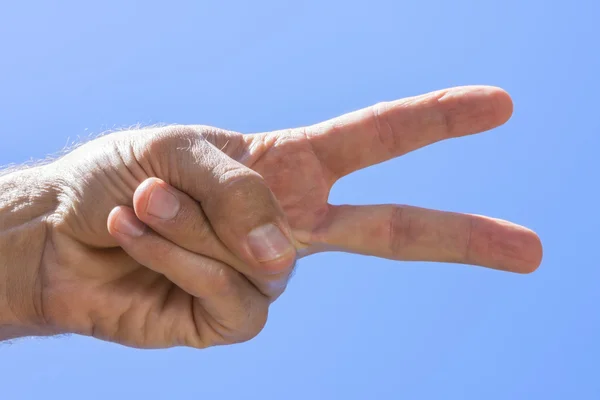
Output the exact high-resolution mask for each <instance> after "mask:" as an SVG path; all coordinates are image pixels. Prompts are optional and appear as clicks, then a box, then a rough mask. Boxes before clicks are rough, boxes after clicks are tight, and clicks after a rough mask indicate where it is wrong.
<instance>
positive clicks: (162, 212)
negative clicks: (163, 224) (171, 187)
mask: <svg viewBox="0 0 600 400" xmlns="http://www.w3.org/2000/svg"><path fill="white" fill-rule="evenodd" d="M179 207H180V205H179V200H178V199H177V197H175V196H174V195H173V194H172V193H169V192H168V191H167V190H165V189H164V188H162V187H160V186H159V185H155V186H154V188H153V189H152V192H151V193H150V197H149V198H148V207H147V208H146V212H147V213H148V214H150V215H153V216H155V217H156V218H160V219H171V218H174V217H175V216H176V215H177V213H178V212H179Z"/></svg>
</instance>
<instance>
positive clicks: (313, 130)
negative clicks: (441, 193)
mask: <svg viewBox="0 0 600 400" xmlns="http://www.w3.org/2000/svg"><path fill="white" fill-rule="evenodd" d="M511 112H512V103H511V100H510V98H509V96H508V95H507V94H506V93H505V92H503V91H501V90H499V89H495V88H457V89H451V90H449V91H442V92H436V93H431V94H428V95H425V96H420V97H417V98H413V99H405V100H400V101H397V102H394V103H387V104H380V105H377V106H374V107H372V108H368V109H365V110H361V111H358V112H355V113H352V114H349V115H346V116H342V117H339V118H336V119H334V120H332V121H327V122H324V123H321V124H317V125H315V126H311V127H306V128H299V129H292V130H288V131H280V132H271V133H263V134H254V135H239V134H233V133H228V132H222V131H211V132H210V133H209V134H208V135H206V138H207V140H209V141H210V142H211V143H213V144H215V146H217V147H218V148H222V149H224V151H225V152H226V153H227V154H228V155H229V156H231V157H232V158H234V159H236V160H238V161H239V162H241V163H243V164H245V165H247V166H249V167H250V168H252V169H253V170H255V171H257V172H258V173H260V174H261V175H262V176H263V177H264V179H265V180H266V182H267V184H268V185H269V186H270V188H271V190H272V191H273V192H274V193H275V195H276V197H277V199H278V200H279V202H280V204H281V206H282V207H283V210H284V211H285V214H286V217H287V220H288V221H289V223H290V225H291V227H292V232H293V238H294V242H295V245H296V247H297V249H298V252H299V255H300V256H305V255H308V254H312V253H315V252H318V251H327V250H343V251H349V252H355V253H362V254H368V255H373V256H378V257H385V258H391V259H397V260H423V261H440V262H457V263H468V264H475V265H482V266H487V267H491V268H497V269H503V270H507V271H513V272H521V273H526V272H531V271H533V270H534V269H536V268H537V266H538V265H539V263H540V260H541V255H542V249H541V244H540V242H539V239H538V237H537V236H536V235H535V234H534V233H533V232H531V231H530V230H528V229H525V228H523V227H520V226H517V225H513V224H510V223H508V222H505V221H500V220H495V219H491V218H486V217H482V216H475V215H463V214H456V213H445V212H441V211H433V210H425V209H421V208H415V207H408V206H397V205H378V206H359V207H353V206H332V205H330V204H328V203H327V198H328V194H329V190H330V189H331V187H332V185H333V184H334V183H335V181H336V180H337V179H339V178H340V177H342V176H344V175H346V174H348V173H351V172H352V171H355V170H357V169H360V168H364V167H367V166H370V165H373V164H376V163H379V162H382V161H385V160H387V159H390V158H393V157H396V156H400V155H402V154H405V153H407V152H409V151H412V150H415V149H417V148H419V147H423V146H425V145H427V144H430V143H433V142H436V141H439V140H442V139H446V138H451V137H457V136H463V135H467V134H471V133H476V132H479V131H483V130H486V129H491V128H493V127H495V126H497V125H500V124H502V123H504V122H505V121H506V120H507V119H508V118H509V117H510V114H511ZM197 129H198V130H199V131H202V129H201V128H197ZM165 187H168V186H166V185H165ZM178 196H179V197H180V199H181V200H180V201H181V202H182V203H186V204H189V205H190V206H189V207H190V208H193V206H192V204H193V199H192V198H189V197H188V196H186V195H185V194H184V193H179V195H178ZM136 203H137V202H136ZM144 204H145V203H144V202H143V201H142V202H139V204H136V206H135V208H136V213H137V216H138V217H139V218H140V219H141V221H143V222H144V223H146V224H148V225H149V226H151V227H152V228H153V229H155V230H156V231H157V232H158V233H159V234H160V235H162V236H165V237H167V238H168V239H170V240H173V241H174V242H176V243H178V244H179V245H180V246H182V247H183V248H185V249H186V250H187V251H190V252H192V253H197V254H202V253H203V252H204V251H205V250H204V249H203V248H205V244H203V241H202V240H196V238H197V237H198V236H200V237H203V236H204V235H203V234H202V229H203V228H202V226H204V225H203V224H202V223H199V224H198V226H199V227H200V229H199V230H198V229H196V231H199V232H198V233H196V234H194V233H191V232H194V231H195V229H194V228H191V229H187V228H186V229H184V231H185V232H190V234H187V235H181V236H180V237H179V238H178V239H174V238H173V235H172V234H170V233H168V232H166V231H165V230H164V229H163V228H160V227H158V228H157V227H156V224H155V223H154V220H153V219H152V218H149V217H148V216H147V215H145V214H144V212H143V210H144V207H145V206H144ZM185 214H188V213H185ZM190 220H191V219H190ZM181 223H183V221H182V222H176V221H175V222H173V223H172V226H173V228H175V227H177V226H179V224H181ZM121 246H123V248H124V249H126V251H128V253H129V254H130V255H131V256H132V257H133V258H134V259H136V260H137V261H138V262H139V263H140V264H141V265H150V264H152V263H154V262H158V261H156V260H161V261H160V262H162V263H163V264H164V265H175V264H179V261H177V260H176V259H175V258H173V259H170V260H169V259H168V257H166V258H164V257H161V255H160V254H161V253H164V252H163V251H162V250H161V249H160V248H158V249H157V248H156V246H152V245H146V244H144V243H143V242H142V241H137V242H128V243H121Z"/></svg>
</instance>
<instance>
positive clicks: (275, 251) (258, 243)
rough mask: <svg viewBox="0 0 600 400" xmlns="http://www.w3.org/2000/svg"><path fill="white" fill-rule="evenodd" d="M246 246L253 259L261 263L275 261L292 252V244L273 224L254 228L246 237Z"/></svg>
mask: <svg viewBox="0 0 600 400" xmlns="http://www.w3.org/2000/svg"><path fill="white" fill-rule="evenodd" d="M248 244H249V245H250V250H252V253H253V254H254V257H256V259H257V260H258V261H261V262H263V261H271V260H275V259H277V258H279V257H281V256H283V255H285V254H286V253H287V252H289V251H290V250H292V244H291V243H290V242H289V241H288V239H287V238H286V237H285V235H284V234H283V233H282V232H281V230H279V228H278V227H277V226H275V225H273V224H267V225H263V226H260V227H258V228H255V229H254V230H253V231H252V232H250V234H249V235H248Z"/></svg>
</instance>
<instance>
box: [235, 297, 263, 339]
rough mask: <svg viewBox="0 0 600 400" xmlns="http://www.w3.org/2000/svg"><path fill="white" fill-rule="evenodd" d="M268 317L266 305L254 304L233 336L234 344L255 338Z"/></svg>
mask: <svg viewBox="0 0 600 400" xmlns="http://www.w3.org/2000/svg"><path fill="white" fill-rule="evenodd" d="M268 316H269V307H268V305H266V304H260V305H258V304H254V305H253V306H251V307H250V309H249V312H248V313H247V314H246V317H245V318H244V320H243V321H240V322H243V324H242V326H240V327H239V328H238V330H237V334H236V335H235V336H234V338H233V340H234V343H244V342H247V341H249V340H252V339H254V338H255V337H257V336H258V335H259V334H260V333H261V332H262V330H263V329H264V327H265V325H266V324H267V319H268Z"/></svg>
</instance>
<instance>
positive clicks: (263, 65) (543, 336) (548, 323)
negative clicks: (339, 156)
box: [0, 0, 600, 400]
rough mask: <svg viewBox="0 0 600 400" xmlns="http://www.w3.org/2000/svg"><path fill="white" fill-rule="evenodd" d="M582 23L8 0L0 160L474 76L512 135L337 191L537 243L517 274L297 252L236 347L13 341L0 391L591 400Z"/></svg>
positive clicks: (481, 14) (499, 0)
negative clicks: (489, 221)
mask: <svg viewBox="0 0 600 400" xmlns="http://www.w3.org/2000/svg"><path fill="white" fill-rule="evenodd" d="M51 3H52V5H50V4H51ZM599 16H600V4H599V3H598V2H596V1H593V0H589V1H583V0H572V1H569V2H565V1H561V2H557V1H548V0H545V1H541V0H528V1H520V0H519V1H517V0H487V1H476V0H470V1H467V0H455V1H446V0H437V1H434V0H418V1H416V0H414V1H399V0H388V1H383V0H369V1H350V0H344V1H342V0H332V1H323V0H312V1H276V0H268V1H241V0H239V1H217V0H213V1H169V2H164V1H137V2H133V1H129V2H126V1H117V0H105V1H102V2H85V1H59V2H46V1H3V2H2V3H1V4H0V135H1V137H2V141H1V142H0V143H1V145H0V164H8V163H20V162H23V161H26V160H28V159H38V158H41V157H44V156H45V155H46V154H48V153H53V152H56V151H58V150H60V149H61V148H62V147H63V146H64V145H65V144H66V143H67V142H72V141H76V140H78V138H85V137H87V136H88V135H90V134H97V133H100V132H102V131H104V130H107V129H113V128H121V127H124V126H129V125H134V124H137V123H142V124H152V123H159V122H167V123H201V124H208V125H216V126H220V127H224V128H229V129H232V130H239V131H242V132H252V131H264V130H270V129H276V128H285V127H292V126H297V125H305V124H310V123H314V122H318V121H320V120H323V119H326V118H330V117H333V116H336V115H338V114H341V113H344V112H347V111H351V110H354V109H357V108H360V107H363V106H367V105H370V104H372V103H376V102H379V101H383V100H392V99H396V98H400V97H405V96H411V95H416V94H420V93H424V92H427V91H430V90H435V89H441V88H445V87H449V86H455V85H464V84H491V85H497V86H501V87H503V88H505V89H506V90H508V91H509V92H510V93H511V94H512V96H513V98H514V102H515V114H514V117H513V119H512V120H511V121H510V122H509V123H508V124H507V125H505V126H504V127H502V128H499V129H497V130H495V131H493V132H490V133H487V134H484V135H481V136H477V137H468V138H463V139H457V140H454V141H451V142H446V143H440V144H436V145H434V146H431V147H429V148H426V149H423V150H420V151H417V152H415V153H412V154H409V155H407V156H405V157H403V158H401V159H397V160H394V161H390V162H387V163H385V164H382V165H379V166H376V167H373V168H370V169H367V170H364V171H361V172H359V173H356V174H354V175H352V176H350V177H348V178H345V179H344V180H342V181H341V182H339V184H338V185H337V186H336V187H335V188H334V190H333V193H332V198H331V201H332V202H333V203H355V204H370V203H384V202H385V203H387V202H396V203H406V204H414V205H418V206H423V207H431V208H440V209H446V210H452V211H465V212H473V213H479V214H486V215H491V216H494V217H499V218H504V219H509V220H512V221H515V222H518V223H521V224H523V225H526V226H529V227H531V228H533V229H534V230H536V231H537V232H538V233H539V234H540V236H541V238H542V241H543V243H544V250H545V254H544V261H543V264H542V266H541V268H540V269H539V270H538V271H537V272H536V273H534V274H532V275H528V276H520V275H511V274H507V273H501V272H497V271H491V270H485V269H480V268H474V267H467V266H455V265H445V264H422V263H398V262H393V261H387V260H378V259H372V258H367V257H361V256H356V255H345V254H337V253H330V254H323V255H317V256H313V257H310V258H307V259H305V260H302V261H301V262H300V263H299V266H298V271H297V274H296V276H295V278H294V280H293V281H292V283H291V285H290V287H289V290H288V291H287V293H286V294H285V295H284V296H283V297H282V298H281V299H280V300H279V301H278V302H277V303H276V304H275V305H274V306H273V308H272V312H271V317H270V321H269V322H268V325H267V327H266V329H265V330H264V331H263V333H262V334H261V335H260V336H259V337H257V338H256V339H254V340H253V341H251V342H248V343H245V344H242V345H236V346H231V347H222V348H214V349H209V350H206V351H196V350H190V349H171V350H160V351H140V350H133V349H128V348H124V347H121V346H118V345H113V344H109V343H104V342H100V341H97V340H93V339H89V338H83V337H75V336H72V337H68V338H59V339H26V340H22V341H19V342H17V343H15V344H12V345H7V344H4V345H0V398H1V399H7V400H12V399H40V398H69V399H70V398H73V399H76V398H77V399H80V398H86V399H121V398H124V399H134V398H139V399H141V398H144V399H166V398H168V399H177V398H182V399H183V398H200V399H230V398H231V399H238V398H243V399H321V398H322V399H330V398H340V399H368V398H369V399H388V398H389V399H397V398H406V399H421V398H422V399H437V398H439V399H490V400H491V399H566V398H579V399H591V398H600V379H598V376H599V369H600V368H599V367H600V366H599V360H598V358H599V356H600V267H599V265H598V257H597V254H598V242H599V240H600V232H599V231H598V227H599V226H600V213H599V211H598V204H599V201H598V200H599V194H600V190H599V189H598V176H599V175H600V169H599V161H598V158H597V152H598V149H599V148H600V134H599V131H600V110H599V105H600V101H599V93H600V78H599V71H600V45H599V44H598V39H599V38H600V33H599V32H598V28H596V27H594V25H595V24H597V23H598V21H597V20H598V17H599Z"/></svg>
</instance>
